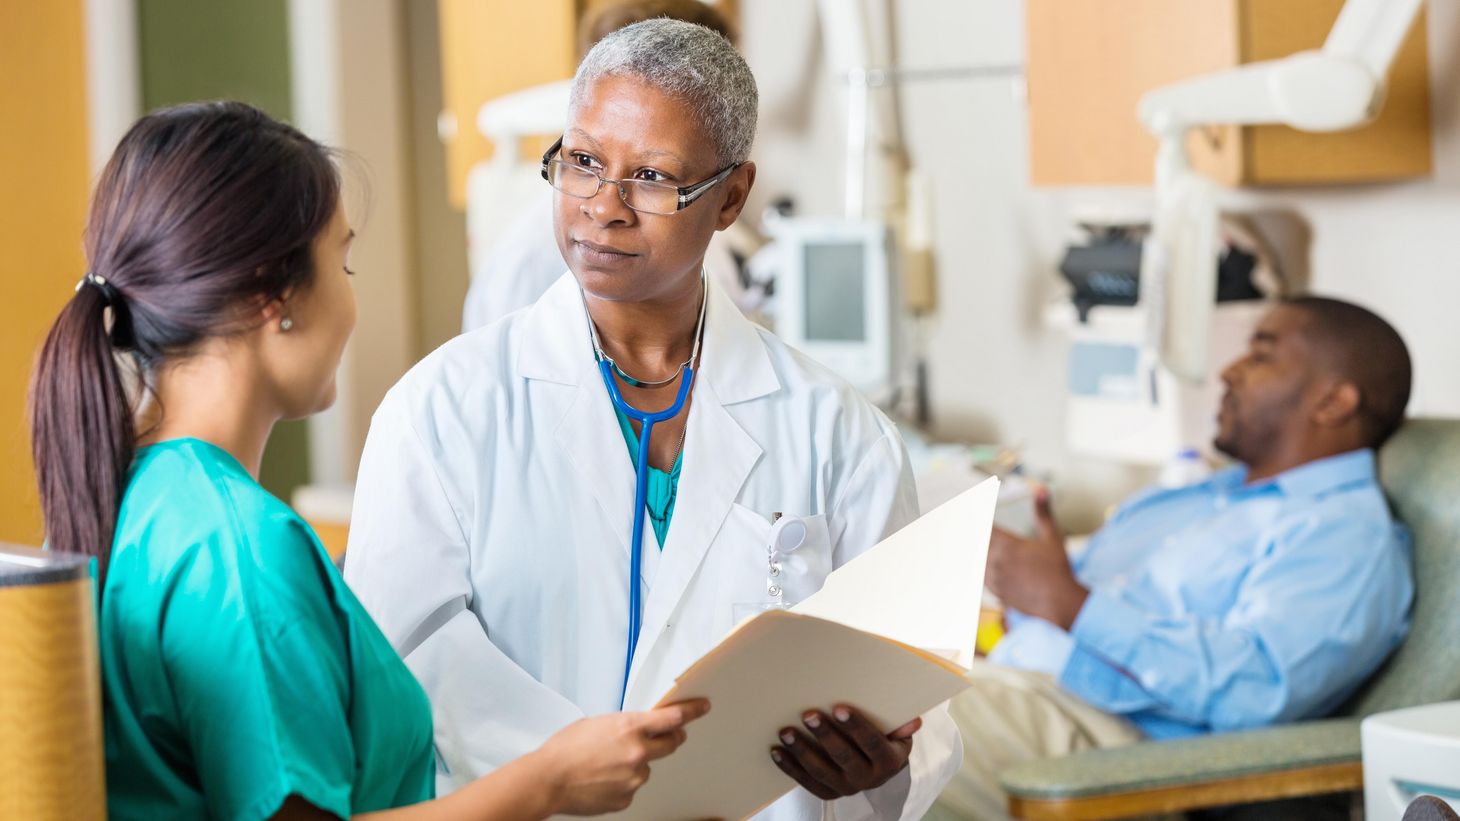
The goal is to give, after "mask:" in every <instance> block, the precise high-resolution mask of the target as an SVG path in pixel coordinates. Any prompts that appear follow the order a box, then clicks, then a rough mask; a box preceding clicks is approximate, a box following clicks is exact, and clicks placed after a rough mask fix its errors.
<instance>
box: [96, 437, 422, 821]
mask: <svg viewBox="0 0 1460 821" xmlns="http://www.w3.org/2000/svg"><path fill="white" fill-rule="evenodd" d="M100 625H101V631H100V635H101V663H102V683H103V698H104V714H105V722H106V775H107V804H108V811H109V815H110V817H111V818H112V819H114V820H115V819H149V821H150V819H165V818H178V819H182V818H187V819H194V818H214V819H226V820H227V821H233V819H238V820H239V821H255V819H265V818H269V817H270V816H272V815H273V814H275V813H276V812H277V811H278V810H279V808H280V806H281V805H282V804H283V802H284V800H285V799H286V798H287V797H288V796H290V795H297V796H299V797H300V798H302V799H304V800H306V801H308V802H309V803H311V804H313V805H315V806H317V807H319V808H321V809H323V810H326V811H328V812H330V813H333V814H334V815H336V816H338V817H340V818H348V817H349V816H351V815H352V814H355V813H360V812H368V811H372V810H380V809H388V808H391V807H399V806H404V805H407V804H414V803H418V802H420V801H424V800H427V799H429V798H431V797H432V795H433V791H434V774H435V773H434V760H433V753H432V746H431V711H430V705H429V703H428V701H427V699H426V695H425V693H424V691H423V690H422V689H421V687H420V685H419V684H417V682H416V680H415V678H414V677H413V676H412V675H411V673H410V671H409V670H408V669H407V668H406V666H405V664H404V663H403V662H402V661H401V660H400V658H399V657H398V656H397V655H396V654H395V651H394V650H393V649H392V647H391V646H390V643H389V642H388V641H387V640H386V639H385V637H384V636H383V635H382V634H381V632H380V630H379V629H378V628H377V627H376V626H375V624H374V622H372V621H371V620H370V617H369V616H367V615H366V613H365V611H364V609H363V608H362V607H361V606H360V603H359V602H358V601H357V600H356V599H355V596H354V595H353V594H352V593H351V592H350V590H349V589H348V588H347V587H346V586H345V583H344V580H343V579H342V578H341V577H340V574H339V572H338V571H337V570H336V568H335V566H334V565H333V563H331V562H330V560H329V557H328V555H327V554H326V553H325V551H324V549H323V547H321V546H320V544H319V541H318V539H317V538H316V537H315V535H314V533H313V531H312V530H310V528H309V526H308V525H307V524H305V523H304V521H303V520H302V519H300V518H299V517H298V515H296V514H295V513H294V512H293V511H292V510H290V509H289V507H288V506H287V505H285V504H284V503H283V502H281V501H279V500H278V499H276V498H274V497H273V496H271V495H269V493H268V492H267V491H265V490H264V489H263V488H262V487H260V486H259V484H258V483H257V482H256V481H254V479H253V477H251V476H250V475H249V474H248V472H247V471H246V470H244V468H243V467H242V466H241V465H240V464H239V463H238V462H237V461H236V460H234V459H233V457H232V456H230V455H229V454H228V453H227V452H226V451H224V450H222V449H220V448H217V447H215V446H213V445H211V444H208V443H206V442H202V441H200V440H196V439H177V440H171V441H167V442H163V443H160V444H157V445H153V446H151V447H147V448H143V449H141V450H140V451H139V452H138V455H137V458H136V461H135V462H134V464H133V467H132V471H131V474H130V477H129V481H128V485H127V489H126V493H125V496H124V497H123V502H122V506H121V511H120V514H119V516H118V521H117V528H116V538H115V540H114V543H113V548H112V555H111V564H110V568H109V570H108V571H107V577H106V580H105V586H104V589H103V591H102V595H101V609H100Z"/></svg>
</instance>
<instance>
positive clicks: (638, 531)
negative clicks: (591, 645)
mask: <svg viewBox="0 0 1460 821" xmlns="http://www.w3.org/2000/svg"><path fill="white" fill-rule="evenodd" d="M700 285H701V288H700V291H701V296H700V318H699V322H698V324H697V325H696V326H695V341H694V348H692V349H691V351H690V355H689V359H686V360H685V361H684V363H683V364H681V365H680V366H679V370H677V371H675V373H674V375H672V376H670V377H669V378H668V379H662V380H659V381H657V382H652V381H646V380H641V379H635V378H634V377H632V376H629V375H628V374H626V373H624V371H623V369H622V368H620V367H619V366H618V363H617V362H614V361H613V358H612V357H610V356H609V355H608V354H606V353H604V352H603V345H602V343H601V342H600V341H599V339H598V328H597V327H596V326H595V325H594V324H593V317H592V315H590V314H589V313H588V300H587V298H586V297H585V298H584V300H583V316H584V318H585V319H586V320H587V321H588V335H589V338H591V339H592V340H593V357H594V360H595V361H596V362H597V363H598V373H599V375H600V376H601V377H602V378H603V384H604V386H605V387H607V388H608V396H609V398H610V399H611V400H613V404H614V407H616V408H618V410H619V412H620V413H622V414H623V415H624V416H627V417H628V418H630V419H632V420H634V421H635V422H638V423H639V426H640V428H639V452H638V458H637V459H636V464H635V467H634V529H633V530H632V531H631V532H630V534H629V635H628V650H627V652H626V654H625V657H624V679H623V686H622V688H620V690H619V697H618V705H619V709H620V710H622V709H623V706H624V699H625V698H627V696H628V692H629V671H630V670H632V669H633V666H634V650H635V648H636V647H637V646H638V644H639V632H640V629H641V628H642V627H643V618H644V613H643V602H642V591H641V589H640V587H641V583H640V581H639V577H640V575H641V574H642V569H643V564H644V508H645V506H646V505H647V502H648V497H649V438H650V434H652V433H653V432H654V426H655V425H657V424H658V423H660V422H667V421H668V420H670V419H673V418H674V417H676V416H678V415H679V412H680V411H682V410H684V403H685V401H686V400H688V399H689V392H690V387H691V386H692V385H693V384H694V379H695V365H696V364H697V363H698V362H699V356H700V342H701V340H703V339H704V335H705V309H706V308H707V306H708V304H709V301H710V290H709V279H708V278H707V277H706V276H705V271H704V268H703V267H701V269H700ZM579 293H580V295H581V293H582V292H581V291H580V292H579ZM680 374H683V375H684V380H683V381H682V382H680V383H679V392H678V393H676V394H675V396H674V404H672V405H670V406H669V407H667V408H665V409H664V410H662V411H654V412H652V413H651V412H648V411H641V410H639V409H638V408H636V407H634V406H633V405H630V404H629V403H628V402H627V401H625V400H624V398H623V394H622V393H620V392H619V389H618V382H617V380H616V379H615V378H614V376H615V375H617V376H618V377H619V378H622V379H623V380H624V381H625V382H627V383H628V384H630V385H634V386H639V387H662V386H664V385H668V384H669V383H671V382H673V381H674V379H675V377H677V376H679V375H680Z"/></svg>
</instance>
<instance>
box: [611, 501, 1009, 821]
mask: <svg viewBox="0 0 1460 821" xmlns="http://www.w3.org/2000/svg"><path fill="white" fill-rule="evenodd" d="M998 490H999V485H998V480H997V479H989V480H987V481H985V482H984V483H982V484H980V485H979V486H977V487H975V488H973V489H972V490H969V491H967V492H965V493H964V494H962V495H961V496H958V497H956V498H954V499H953V500H952V501H950V502H948V503H947V504H944V505H942V506H941V507H939V508H937V509H936V510H934V511H932V512H931V513H929V514H927V515H925V516H923V517H922V518H920V519H918V520H917V521H916V522H914V523H912V524H911V525H908V526H907V527H905V528H903V529H902V530H901V531H898V532H897V533H896V534H894V535H893V536H892V537H890V538H888V539H887V540H885V541H883V542H882V543H881V544H879V545H877V546H876V547H874V548H872V549H871V550H869V551H867V552H866V553H864V554H862V555H861V556H859V557H857V558H856V559H855V560H853V561H851V562H848V563H847V564H846V565H844V566H843V567H841V568H839V569H838V570H836V571H835V572H833V573H832V574H831V576H830V577H829V578H828V579H827V583H826V585H825V586H824V587H823V588H822V590H821V591H820V592H819V593H817V594H815V595H814V596H811V597H810V598H808V599H806V600H805V601H803V602H802V603H801V604H800V605H798V606H797V607H795V608H793V609H792V610H790V611H785V610H772V611H768V612H765V613H761V614H759V615H757V616H755V617H754V618H751V619H748V620H746V621H745V622H743V623H742V624H741V625H740V626H738V627H737V628H736V629H735V630H734V631H732V632H731V633H730V634H729V635H728V636H726V637H725V639H724V640H723V641H721V642H720V644H718V645H717V646H716V647H715V649H713V650H711V651H710V652H709V653H706V654H705V655H704V656H703V657H702V658H701V659H700V660H699V661H698V662H696V663H695V664H694V665H693V666H691V667H690V668H689V669H688V670H686V671H685V672H684V673H683V674H682V675H680V677H679V678H678V680H677V681H676V682H675V686H674V688H673V689H671V690H670V692H669V693H668V694H666V695H665V696H664V698H663V699H661V701H660V703H671V702H675V701H681V700H684V699H688V698H698V697H705V698H708V699H710V702H711V704H712V709H711V711H710V714H709V715H707V716H705V717H704V718H702V719H700V720H699V721H697V722H695V723H694V724H692V725H691V726H690V727H689V740H688V741H686V742H685V744H684V746H682V747H680V748H679V750H678V751H677V752H675V753H674V754H673V755H671V756H670V757H668V758H666V759H664V760H662V761H659V762H656V763H655V764H654V765H653V775H652V777H651V778H650V779H649V782H648V783H647V784H646V785H644V787H643V788H642V789H640V790H639V793H638V795H636V796H635V798H634V803H633V805H632V806H631V807H629V809H628V810H625V811H624V812H621V813H617V814H615V815H613V816H610V817H611V818H616V819H646V820H647V819H654V821H674V819H703V818H723V819H727V821H736V819H742V818H747V817H749V816H751V815H753V814H755V813H756V812H758V811H759V810H760V809H762V808H764V807H765V806H767V805H768V804H770V803H771V802H773V801H775V800H776V799H777V798H780V797H781V796H782V795H784V794H786V793H787V792H789V791H790V790H791V789H792V788H794V787H795V784H794V782H792V781H791V780H790V779H789V778H787V777H786V775H785V774H784V773H782V772H781V771H780V769H778V768H777V767H776V765H775V764H774V763H772V762H771V759H770V748H771V745H772V744H774V743H775V739H776V733H777V731H778V730H779V729H780V728H781V727H787V726H796V725H799V724H800V720H801V714H802V712H803V711H805V710H807V709H810V708H821V709H830V708H831V707H832V706H833V705H834V704H841V703H846V704H852V705H855V706H857V707H859V708H860V709H861V710H862V711H864V712H865V713H866V714H867V715H868V716H869V717H870V718H871V719H872V720H873V721H874V722H876V723H877V724H879V725H880V726H882V727H885V728H887V729H889V730H891V729H892V728H894V727H898V726H900V725H902V724H905V723H907V722H908V721H911V720H912V719H913V718H916V717H917V716H919V715H922V714H923V713H925V712H927V711H928V710H930V709H932V708H934V707H936V706H937V705H939V704H941V703H942V702H944V701H947V700H948V699H949V698H951V697H953V696H954V695H956V694H958V693H959V692H960V691H962V690H963V689H964V688H965V687H967V686H968V685H967V680H966V678H965V674H966V673H967V670H968V667H969V666H971V664H972V660H973V642H974V635H975V633H976V632H977V629H978V606H979V594H980V592H981V591H982V590H983V570H984V561H985V558H986V556H987V555H988V540H989V532H990V529H991V528H992V526H993V517H994V503H995V501H996V499H997V496H998Z"/></svg>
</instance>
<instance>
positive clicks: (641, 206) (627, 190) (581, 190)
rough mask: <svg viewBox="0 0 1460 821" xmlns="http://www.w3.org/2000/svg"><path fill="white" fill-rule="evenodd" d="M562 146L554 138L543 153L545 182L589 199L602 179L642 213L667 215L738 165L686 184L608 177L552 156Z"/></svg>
mask: <svg viewBox="0 0 1460 821" xmlns="http://www.w3.org/2000/svg"><path fill="white" fill-rule="evenodd" d="M562 148H563V138H562V137H559V138H558V140H557V142H555V143H553V144H552V147H551V148H549V149H548V150H547V152H546V153H544V154H543V155H542V178H543V179H545V180H547V181H548V185H551V186H552V187H553V188H555V189H557V190H559V191H561V192H563V193H564V194H567V195H568V196H570V197H575V198H577V199H580V200H587V199H592V198H594V197H596V196H598V192H599V191H602V190H603V186H604V184H605V183H607V184H609V185H612V186H614V187H615V188H617V189H618V196H619V199H621V200H623V203H624V205H627V206H628V207H629V208H632V209H633V210H635V211H638V212H640V213H644V214H658V215H659V216H670V215H672V214H674V213H676V212H678V211H683V210H684V209H686V208H688V207H689V206H690V204H691V203H693V202H694V201H695V200H697V199H699V198H700V197H701V196H703V195H704V193H705V192H706V191H708V190H710V189H711V188H714V187H715V186H716V185H717V184H719V183H721V182H723V181H724V180H725V178H726V177H728V176H730V172H732V171H734V170H735V169H737V168H739V167H740V165H741V164H740V163H738V162H737V163H731V164H730V165H727V166H725V167H724V168H722V169H720V170H719V171H717V172H715V175H714V176H712V177H710V178H709V179H707V180H704V181H702V182H697V183H695V184H693V185H687V186H685V187H683V188H680V187H678V186H674V185H670V184H669V183H667V182H654V181H652V180H611V179H608V178H607V177H604V176H603V175H601V174H599V173H597V172H596V171H594V170H593V169H591V168H584V167H583V166H581V165H574V164H573V163H570V162H564V161H563V160H561V159H553V155H555V154H557V153H558V152H559V151H561V150H562Z"/></svg>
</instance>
